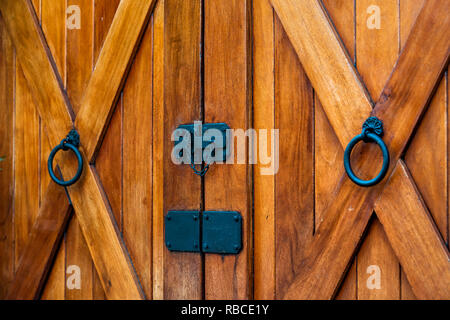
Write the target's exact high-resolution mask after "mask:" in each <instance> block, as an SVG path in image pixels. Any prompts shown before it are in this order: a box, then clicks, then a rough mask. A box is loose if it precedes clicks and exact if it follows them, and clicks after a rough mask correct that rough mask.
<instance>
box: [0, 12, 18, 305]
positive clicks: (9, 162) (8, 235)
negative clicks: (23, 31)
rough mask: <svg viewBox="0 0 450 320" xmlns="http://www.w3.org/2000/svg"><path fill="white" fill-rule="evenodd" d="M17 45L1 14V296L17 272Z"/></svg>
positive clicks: (4, 294)
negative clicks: (15, 137)
mask: <svg viewBox="0 0 450 320" xmlns="http://www.w3.org/2000/svg"><path fill="white" fill-rule="evenodd" d="M14 64H15V57H14V48H13V44H12V42H11V39H10V37H9V34H8V32H7V31H6V28H5V25H4V23H3V19H2V18H1V17H0V105H1V106H2V112H0V136H1V137H2V138H1V140H0V157H1V158H2V159H3V160H2V161H0V235H1V237H0V256H1V257H2V258H1V259H0V299H4V298H5V296H6V294H7V288H8V286H9V283H10V281H11V280H12V279H13V276H14V233H13V230H14V224H13V214H14V211H13V200H14V149H13V143H14V83H15V73H16V70H15V68H14Z"/></svg>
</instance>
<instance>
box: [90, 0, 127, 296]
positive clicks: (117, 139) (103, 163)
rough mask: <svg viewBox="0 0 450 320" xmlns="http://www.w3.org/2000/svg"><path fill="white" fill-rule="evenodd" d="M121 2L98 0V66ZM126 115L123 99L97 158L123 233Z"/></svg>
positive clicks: (96, 286) (95, 45) (95, 25)
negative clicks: (124, 127) (124, 128)
mask: <svg viewBox="0 0 450 320" xmlns="http://www.w3.org/2000/svg"><path fill="white" fill-rule="evenodd" d="M119 3H120V1H118V0H112V1H108V0H95V1H94V12H93V21H94V22H93V28H94V43H93V56H92V58H93V64H92V66H95V64H96V62H97V58H98V56H99V54H100V51H101V48H102V47H103V43H104V41H105V38H106V35H107V34H108V31H109V28H110V26H111V23H112V21H113V19H114V15H115V12H116V10H117V7H118V6H119ZM122 115H123V101H122V97H120V98H119V101H118V102H117V106H116V110H115V111H114V113H113V115H112V118H111V121H110V123H109V127H108V130H107V131H106V134H105V137H104V139H103V143H102V146H101V148H100V150H99V153H98V155H97V159H96V163H95V168H96V170H97V173H98V175H99V177H100V181H101V183H102V185H103V189H104V190H105V193H106V195H107V197H108V200H109V203H110V205H111V209H112V211H113V214H114V217H115V219H116V222H117V224H118V226H119V230H121V231H122V230H123V228H122V215H123V212H122V176H123V173H122V170H123V164H122V161H123V159H122V155H123V145H122V139H123V138H122V121H123V120H122ZM92 269H93V270H94V274H93V276H94V280H93V281H94V287H93V290H94V292H98V293H100V296H95V297H94V298H95V299H101V298H103V294H102V292H103V289H102V287H101V282H100V279H99V278H98V275H97V271H96V270H95V268H92Z"/></svg>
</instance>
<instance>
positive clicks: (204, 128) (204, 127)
mask: <svg viewBox="0 0 450 320" xmlns="http://www.w3.org/2000/svg"><path fill="white" fill-rule="evenodd" d="M177 129H184V130H187V131H189V132H190V135H191V146H192V147H191V148H192V150H191V163H185V164H193V162H194V153H195V149H194V147H195V145H194V130H195V127H194V124H183V125H180V126H179V127H178V128H177ZM209 129H216V130H219V131H220V132H221V133H222V142H223V143H222V145H220V146H219V145H217V146H216V151H218V152H222V158H221V162H226V160H227V158H228V156H229V155H230V150H229V149H230V148H229V146H228V143H229V141H228V140H229V139H227V130H229V129H230V127H229V126H228V125H227V124H226V123H203V124H202V139H203V136H204V134H205V132H206V131H208V130H209ZM182 141H183V139H180V140H179V141H175V146H176V145H177V144H179V143H181V142H182ZM211 143H213V141H202V150H201V151H202V157H203V151H204V150H205V148H206V147H207V146H209V145H210V144H211ZM202 160H203V161H204V159H202Z"/></svg>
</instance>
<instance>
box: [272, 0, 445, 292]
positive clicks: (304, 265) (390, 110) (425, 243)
mask: <svg viewBox="0 0 450 320" xmlns="http://www.w3.org/2000/svg"><path fill="white" fill-rule="evenodd" d="M271 2H272V5H273V7H274V9H275V11H276V13H277V14H278V17H279V19H280V21H281V23H282V24H283V27H284V28H285V31H286V33H287V34H288V36H289V38H290V40H291V42H292V45H293V47H294V49H295V51H296V53H297V55H298V57H299V59H300V61H301V62H302V64H303V67H304V69H305V72H306V74H307V76H308V78H309V79H310V81H311V83H312V85H313V87H314V89H315V90H316V92H317V94H318V96H319V99H320V101H321V104H322V106H323V108H324V111H325V113H326V114H327V117H328V119H329V121H330V123H331V125H332V127H333V129H334V131H335V133H336V135H337V137H338V139H339V141H340V143H341V145H342V147H343V148H345V147H346V145H347V144H348V143H349V141H350V140H351V139H352V138H353V137H354V136H356V135H357V134H359V133H360V132H361V126H362V124H363V123H364V121H365V120H366V119H367V118H368V117H369V116H371V115H373V116H376V117H378V118H380V119H381V120H382V121H383V123H384V127H385V136H384V140H385V142H386V144H387V146H388V148H389V151H390V155H391V160H392V161H391V166H390V169H389V172H388V175H387V177H389V178H387V179H385V180H384V182H382V183H381V184H379V185H378V186H376V187H372V188H361V187H358V186H356V185H355V184H353V183H352V182H351V181H350V180H349V179H347V178H346V177H345V176H343V177H342V179H341V180H340V181H341V183H340V185H339V187H338V188H337V190H336V192H335V193H334V195H333V199H330V202H329V203H330V204H331V205H330V207H329V208H327V210H326V211H325V212H324V217H325V220H324V222H323V223H322V224H321V225H320V226H319V228H318V230H317V232H316V234H315V236H314V240H313V242H312V245H311V247H310V248H309V249H307V252H306V254H305V258H304V260H303V261H302V262H301V266H300V267H299V270H300V274H298V276H297V277H296V278H295V279H294V280H293V281H292V283H291V285H290V287H289V288H288V289H287V291H286V292H285V295H284V297H285V298H291V299H330V298H332V297H333V296H334V294H335V292H336V290H337V289H338V286H339V283H340V282H341V280H342V277H343V276H344V274H345V270H346V268H347V267H348V265H349V262H350V260H351V258H352V256H353V254H354V253H355V250H356V248H357V246H358V244H359V242H360V239H361V237H362V235H363V232H364V230H365V229H366V227H367V224H368V222H369V219H370V217H371V215H372V212H373V210H374V209H375V210H376V214H377V216H378V217H379V219H380V221H381V223H382V224H383V226H384V229H385V231H386V234H387V237H388V239H389V241H390V243H391V245H392V247H393V249H394V251H395V253H396V255H397V257H398V259H399V260H400V263H401V265H402V267H403V269H404V270H405V273H406V275H407V278H408V280H409V282H410V284H411V285H412V288H413V291H414V293H415V294H416V296H417V297H418V298H423V299H439V298H440V299H442V298H446V299H448V298H449V297H450V262H449V257H450V255H449V252H448V250H447V248H446V246H445V244H444V242H443V240H442V237H441V236H440V234H439V231H438V230H437V228H436V226H435V224H434V222H433V220H432V218H431V217H430V215H429V212H428V210H427V208H426V206H425V205H424V204H423V203H422V200H421V196H420V194H419V192H418V190H417V188H416V187H415V184H414V182H413V180H412V178H411V176H410V175H409V174H408V170H407V168H406V165H405V163H404V162H403V161H402V160H400V156H401V154H402V152H403V150H404V148H405V146H406V144H407V142H408V140H409V138H410V137H411V135H412V132H413V130H414V128H415V126H416V125H417V122H418V121H419V119H420V117H421V115H422V113H423V112H424V110H425V107H426V106H427V103H428V101H429V99H430V96H431V95H432V94H433V92H434V90H435V87H436V84H437V83H438V80H439V79H440V77H441V75H442V73H443V70H444V69H445V67H446V66H447V64H448V57H449V44H450V34H449V32H448V30H449V28H450V18H449V17H448V14H447V13H446V10H447V8H448V3H447V1H445V0H429V1H427V2H426V3H425V5H424V7H423V9H422V11H421V13H420V15H419V17H418V18H417V21H416V24H415V26H414V28H413V30H412V31H411V34H410V37H409V39H408V42H407V44H406V46H405V48H404V50H403V52H402V53H401V55H400V58H399V60H398V62H397V64H396V67H395V69H394V71H393V73H392V74H391V76H390V79H389V80H388V82H387V84H386V86H385V88H384V90H383V93H382V95H381V98H380V99H379V102H378V103H377V104H376V106H375V108H372V107H373V104H372V102H371V100H370V98H369V96H368V94H367V92H366V90H365V88H364V86H363V84H362V82H361V80H360V79H359V76H358V74H357V72H356V70H355V68H354V66H353V64H352V62H351V61H350V59H349V57H348V55H347V54H346V53H345V50H344V49H343V45H342V44H341V43H340V41H339V38H338V36H337V34H336V31H335V30H334V28H333V26H332V24H331V22H330V21H329V18H328V16H327V14H326V13H325V9H324V8H323V7H322V4H321V2H320V1H319V0H304V1H296V0H271ZM374 159H377V150H376V147H375V146H370V147H369V148H366V149H364V153H363V158H362V159H361V160H362V161H360V164H361V167H362V170H364V171H366V172H375V171H376V170H377V166H378V163H377V161H374ZM406 239H407V240H406ZM408 244H414V247H413V248H411V247H409V246H410V245H408ZM330 266H332V267H330Z"/></svg>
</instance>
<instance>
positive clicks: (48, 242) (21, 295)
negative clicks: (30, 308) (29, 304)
mask: <svg viewBox="0 0 450 320" xmlns="http://www.w3.org/2000/svg"><path fill="white" fill-rule="evenodd" d="M45 194H46V195H47V194H51V195H52V196H51V197H47V196H45V198H44V201H43V202H42V204H41V207H40V208H39V214H38V216H37V218H36V223H35V224H34V226H33V228H32V230H31V232H30V237H29V240H28V245H27V246H26V247H25V249H24V252H23V253H22V256H21V257H20V260H19V264H18V266H17V269H16V272H15V278H14V281H13V282H12V284H11V286H10V288H9V290H8V296H7V299H9V300H32V299H38V298H39V293H40V292H41V289H42V287H43V286H44V284H45V279H46V277H45V275H47V273H48V272H49V269H50V267H51V264H52V262H53V258H54V257H55V254H56V252H57V250H58V247H59V244H60V240H61V238H62V236H63V234H64V230H65V229H66V226H67V223H68V221H69V219H70V216H71V212H72V208H71V207H70V206H69V201H68V199H67V195H66V191H65V190H64V188H61V187H60V186H58V185H57V184H56V183H50V184H49V186H48V188H47V190H46V192H45ZM43 275H44V276H43Z"/></svg>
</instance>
